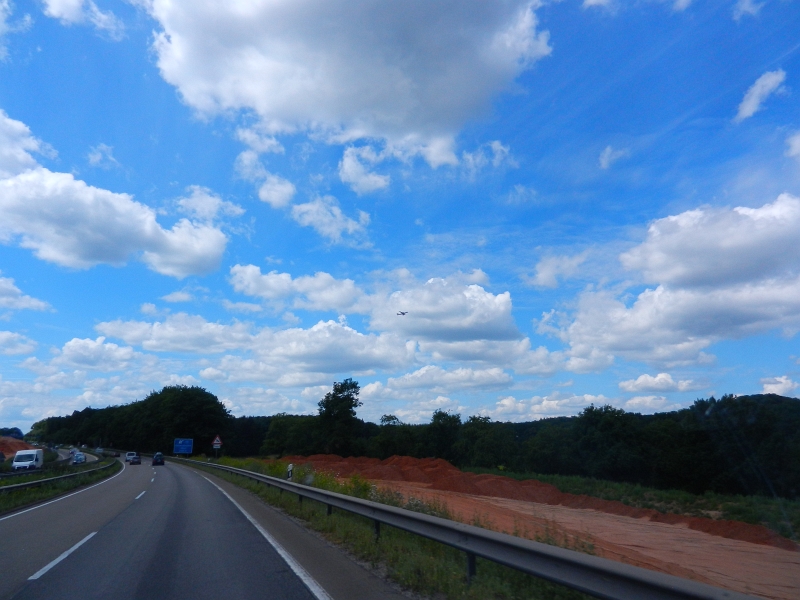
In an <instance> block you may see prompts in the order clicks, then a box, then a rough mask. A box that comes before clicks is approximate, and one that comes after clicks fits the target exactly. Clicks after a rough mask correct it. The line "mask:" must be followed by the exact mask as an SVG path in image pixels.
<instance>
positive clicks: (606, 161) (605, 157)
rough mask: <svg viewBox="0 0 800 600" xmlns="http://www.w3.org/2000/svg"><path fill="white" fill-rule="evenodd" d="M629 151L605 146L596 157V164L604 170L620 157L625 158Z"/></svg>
mask: <svg viewBox="0 0 800 600" xmlns="http://www.w3.org/2000/svg"><path fill="white" fill-rule="evenodd" d="M629 154H630V152H629V151H628V150H626V149H624V148H623V149H622V150H614V148H612V147H611V146H606V147H605V148H604V149H603V151H602V152H601V153H600V156H599V157H598V158H597V164H598V165H599V166H600V168H601V169H603V170H606V169H608V168H609V167H610V166H611V165H613V164H614V163H615V162H617V161H618V160H619V159H620V158H625V157H626V156H628V155H629Z"/></svg>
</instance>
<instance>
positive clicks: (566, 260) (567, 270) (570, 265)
mask: <svg viewBox="0 0 800 600" xmlns="http://www.w3.org/2000/svg"><path fill="white" fill-rule="evenodd" d="M586 257H587V253H586V252H583V253H581V254H576V255H575V256H546V257H545V258H543V259H542V260H540V261H539V263H538V264H537V265H536V275H534V276H533V277H526V278H525V280H526V281H527V282H528V283H530V284H532V285H535V286H537V287H547V288H556V287H558V280H559V279H565V278H568V277H572V276H573V275H575V274H576V273H577V272H578V268H579V267H580V266H581V265H582V264H583V263H584V262H585V261H586Z"/></svg>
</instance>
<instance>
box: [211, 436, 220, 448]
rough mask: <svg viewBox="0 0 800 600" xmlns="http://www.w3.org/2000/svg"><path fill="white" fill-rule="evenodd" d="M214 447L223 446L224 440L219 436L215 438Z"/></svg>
mask: <svg viewBox="0 0 800 600" xmlns="http://www.w3.org/2000/svg"><path fill="white" fill-rule="evenodd" d="M211 445H212V446H222V440H221V439H220V437H219V436H217V437H215V438H214V441H213V442H212V444H211Z"/></svg>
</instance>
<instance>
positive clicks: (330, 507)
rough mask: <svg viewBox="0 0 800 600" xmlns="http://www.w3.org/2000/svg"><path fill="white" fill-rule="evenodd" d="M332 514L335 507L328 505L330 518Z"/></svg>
mask: <svg viewBox="0 0 800 600" xmlns="http://www.w3.org/2000/svg"><path fill="white" fill-rule="evenodd" d="M331 513H333V506H331V505H330V504H328V516H329V517H330V516H331Z"/></svg>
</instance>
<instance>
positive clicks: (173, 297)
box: [161, 290, 194, 302]
mask: <svg viewBox="0 0 800 600" xmlns="http://www.w3.org/2000/svg"><path fill="white" fill-rule="evenodd" d="M161 299H162V300H163V301H164V302H191V301H192V300H194V297H193V296H192V295H191V294H190V293H189V292H187V291H185V290H179V291H176V292H172V293H171V294H167V295H166V296H161Z"/></svg>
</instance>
